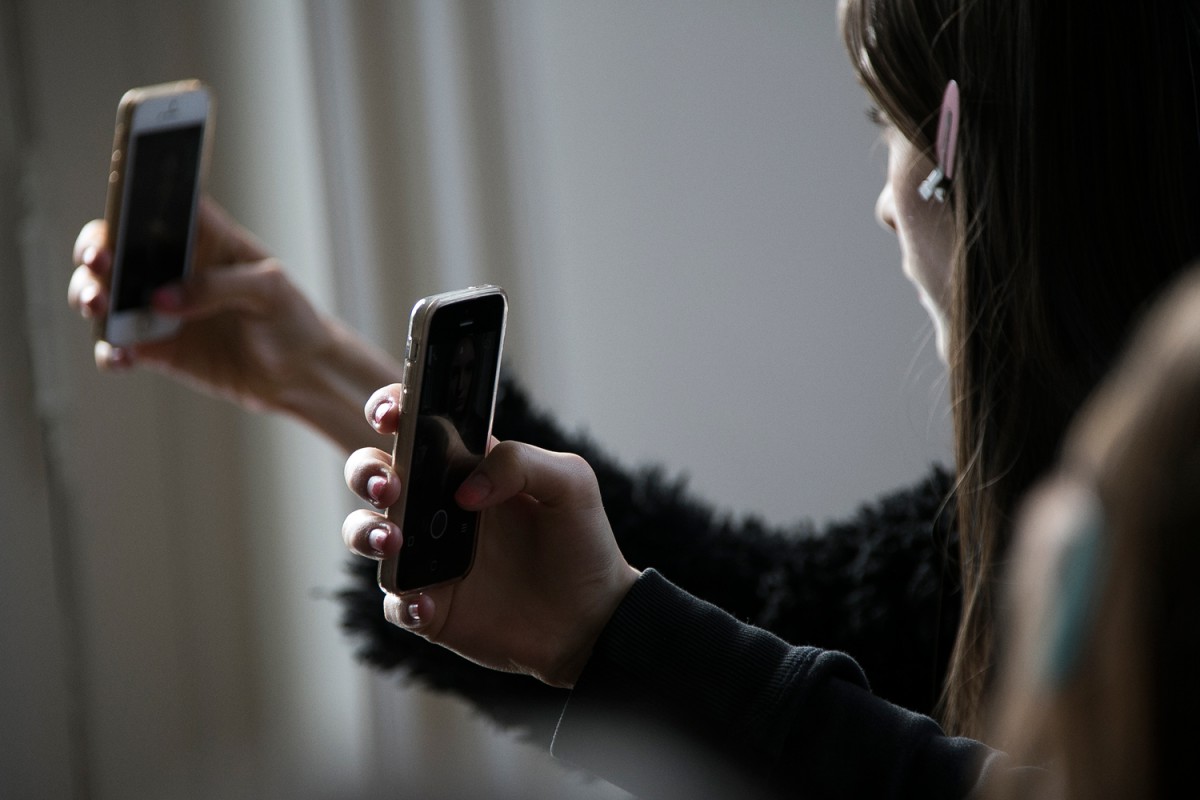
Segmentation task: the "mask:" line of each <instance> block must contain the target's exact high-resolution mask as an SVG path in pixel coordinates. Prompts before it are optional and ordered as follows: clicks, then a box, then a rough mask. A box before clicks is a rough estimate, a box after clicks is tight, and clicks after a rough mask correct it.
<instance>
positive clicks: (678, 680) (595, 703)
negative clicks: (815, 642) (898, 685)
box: [554, 572, 989, 798]
mask: <svg viewBox="0 0 1200 800" xmlns="http://www.w3.org/2000/svg"><path fill="white" fill-rule="evenodd" d="M554 753H555V755H557V756H559V757H561V758H564V759H565V760H567V761H569V762H571V763H573V764H576V765H578V766H581V767H584V768H586V769H589V770H591V771H593V772H595V773H596V774H598V775H601V776H602V777H605V778H607V779H609V780H611V781H613V782H614V783H616V784H618V785H620V786H623V787H625V788H626V789H628V790H631V791H633V792H635V793H637V794H638V795H639V796H644V797H648V798H649V797H672V798H673V797H732V796H758V793H765V794H767V795H770V796H775V795H776V794H777V793H778V794H785V795H787V796H793V795H796V796H798V795H801V794H804V795H805V796H814V797H827V796H838V797H843V796H844V797H884V796H889V797H890V796H921V797H965V796H966V795H967V794H968V792H969V790H970V789H971V787H972V786H974V785H975V783H976V781H977V778H978V775H979V771H980V769H981V767H982V765H983V763H984V760H985V759H986V758H987V757H988V755H989V751H988V750H987V748H985V747H983V746H982V745H980V744H978V743H976V742H970V741H968V740H964V739H953V738H950V737H946V736H944V735H943V734H942V732H941V731H940V730H939V729H938V727H937V725H936V724H935V723H934V722H933V721H932V720H930V719H928V718H927V717H922V716H920V715H918V714H914V713H912V712H909V711H905V710H903V709H901V708H899V707H897V706H894V705H892V704H890V703H886V702H884V701H882V700H880V699H879V698H877V697H875V696H873V695H872V694H871V693H870V691H869V690H868V689H867V687H866V681H865V678H864V677H863V675H862V673H861V671H860V670H859V669H858V667H857V666H856V665H855V664H854V662H853V661H851V660H850V659H849V658H847V657H846V656H844V655H841V654H838V653H834V652H830V651H824V650H819V649H816V648H811V647H792V646H789V645H787V644H786V643H785V642H783V641H782V640H780V639H778V638H777V637H775V636H773V635H771V634H770V633H767V632H766V631H763V630H761V629H758V628H755V627H752V626H750V625H746V624H745V623H742V622H740V621H738V620H736V619H734V618H733V617H731V616H729V615H728V614H726V613H725V612H723V611H721V610H720V609H717V608H716V607H714V606H712V605H710V604H708V603H705V602H703V601H701V600H698V599H697V598H694V597H692V596H690V595H688V594H687V593H685V592H683V591H681V590H680V589H678V588H677V587H675V586H673V585H671V584H670V583H668V582H667V581H666V580H664V579H663V578H662V577H661V576H658V575H656V574H654V573H653V572H647V573H646V574H644V575H643V577H642V579H641V581H639V583H638V584H637V585H636V586H635V588H634V589H633V590H632V591H631V592H630V593H629V595H627V597H626V600H625V602H623V603H622V605H621V607H620V608H618V610H617V613H616V614H615V615H614V616H613V618H612V620H611V621H610V623H609V625H608V627H607V628H606V629H605V631H604V633H603V634H602V635H601V638H600V640H599V641H598V642H597V645H596V648H595V650H594V652H593V656H592V660H591V661H590V662H589V664H588V667H587V669H586V670H585V672H584V675H583V676H582V677H581V679H580V681H579V682H578V683H577V684H576V687H575V689H574V691H573V692H572V694H571V698H570V700H569V701H568V703H567V707H566V710H565V712H564V714H563V717H562V720H561V721H560V723H559V728H558V732H557V734H556V736H555V741H554Z"/></svg>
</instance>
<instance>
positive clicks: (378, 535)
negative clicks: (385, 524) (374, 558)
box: [367, 528, 388, 555]
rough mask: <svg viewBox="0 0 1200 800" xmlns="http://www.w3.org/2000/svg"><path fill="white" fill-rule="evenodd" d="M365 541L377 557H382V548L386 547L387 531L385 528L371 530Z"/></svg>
mask: <svg viewBox="0 0 1200 800" xmlns="http://www.w3.org/2000/svg"><path fill="white" fill-rule="evenodd" d="M367 540H368V541H369V542H370V543H371V549H372V550H374V551H375V552H376V553H378V554H379V555H383V553H384V548H386V547H387V540H388V529H387V528H374V529H372V530H371V533H370V534H368V536H367Z"/></svg>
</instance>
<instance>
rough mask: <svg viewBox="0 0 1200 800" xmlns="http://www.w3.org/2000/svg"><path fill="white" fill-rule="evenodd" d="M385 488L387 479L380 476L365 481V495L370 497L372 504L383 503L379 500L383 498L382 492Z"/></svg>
mask: <svg viewBox="0 0 1200 800" xmlns="http://www.w3.org/2000/svg"><path fill="white" fill-rule="evenodd" d="M386 486H387V478H384V477H383V476H381V475H376V476H375V477H373V478H368V479H367V495H368V497H370V500H371V502H372V503H374V504H375V505H379V504H380V503H382V502H383V501H382V500H381V499H380V498H382V497H383V490H384V488H385V487H386Z"/></svg>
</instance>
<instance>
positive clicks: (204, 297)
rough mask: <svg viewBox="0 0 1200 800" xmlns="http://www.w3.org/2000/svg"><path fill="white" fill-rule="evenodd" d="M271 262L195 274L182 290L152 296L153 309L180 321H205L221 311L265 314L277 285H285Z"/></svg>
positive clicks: (276, 294)
mask: <svg viewBox="0 0 1200 800" xmlns="http://www.w3.org/2000/svg"><path fill="white" fill-rule="evenodd" d="M286 280H287V278H286V277H285V276H284V274H283V267H282V266H281V265H280V263H279V261H278V260H277V259H274V258H266V259H263V260H262V261H254V262H250V263H245V264H233V265H230V266H227V267H224V266H223V267H217V268H214V269H209V270H204V271H203V272H196V273H194V274H193V275H192V277H191V278H189V279H188V281H187V282H186V283H185V284H184V285H183V286H182V287H176V288H175V289H174V290H172V289H167V290H164V291H162V292H160V293H158V294H156V295H155V308H156V309H157V310H159V311H166V312H168V313H174V314H178V315H179V316H181V317H183V318H184V319H195V318H199V317H209V316H213V315H215V314H218V313H221V312H223V311H244V312H248V313H251V314H263V313H266V312H267V311H268V310H269V309H270V307H271V305H272V304H273V303H275V302H277V300H278V298H279V296H280V291H279V284H280V283H281V282H283V281H286Z"/></svg>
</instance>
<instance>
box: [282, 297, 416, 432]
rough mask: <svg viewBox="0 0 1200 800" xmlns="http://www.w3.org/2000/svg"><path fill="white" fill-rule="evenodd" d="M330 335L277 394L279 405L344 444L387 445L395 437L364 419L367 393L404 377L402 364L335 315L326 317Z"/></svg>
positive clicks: (369, 393)
mask: <svg viewBox="0 0 1200 800" xmlns="http://www.w3.org/2000/svg"><path fill="white" fill-rule="evenodd" d="M325 323H326V324H327V325H328V326H329V339H328V342H327V344H326V346H325V347H323V348H322V349H321V350H320V351H319V352H318V353H317V354H316V355H315V356H314V357H313V358H310V359H307V360H306V361H305V363H304V364H303V365H301V367H300V370H299V372H298V374H297V375H296V376H295V379H294V380H291V381H289V382H288V385H287V387H286V388H284V389H283V390H282V391H281V392H280V394H279V396H278V398H277V401H276V402H277V405H278V408H279V410H281V411H283V412H284V413H286V414H288V415H290V416H292V417H294V418H296V419H298V420H300V421H301V422H303V423H305V424H306V425H308V426H309V427H311V428H313V429H314V430H316V431H317V432H318V433H320V434H322V435H324V436H325V437H326V438H327V439H329V440H330V441H332V442H333V443H334V444H336V445H338V446H339V447H341V448H342V449H344V450H345V451H346V452H347V453H349V452H351V451H353V450H357V449H358V448H360V447H369V446H373V447H381V448H384V449H387V448H388V447H390V442H389V441H387V439H386V438H385V437H382V436H380V435H379V434H377V433H375V432H374V431H372V430H371V428H370V426H369V425H367V422H366V420H365V419H364V418H363V407H364V406H365V404H366V402H367V398H369V397H370V396H371V394H372V393H373V392H374V391H375V390H376V389H378V388H379V387H381V386H385V385H387V384H389V383H395V382H397V381H399V380H400V379H401V378H402V377H403V374H404V368H403V366H402V365H401V364H400V363H399V362H397V361H396V360H395V359H393V358H392V357H391V356H389V355H388V354H387V353H385V352H383V351H382V350H380V349H379V348H377V347H375V346H374V345H372V344H370V343H369V342H367V341H366V340H365V339H363V338H362V337H361V336H359V335H358V334H357V333H355V332H354V331H352V330H350V329H349V328H347V327H345V326H343V325H342V324H340V323H339V322H337V321H336V320H333V319H331V318H327V319H326V320H325Z"/></svg>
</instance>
